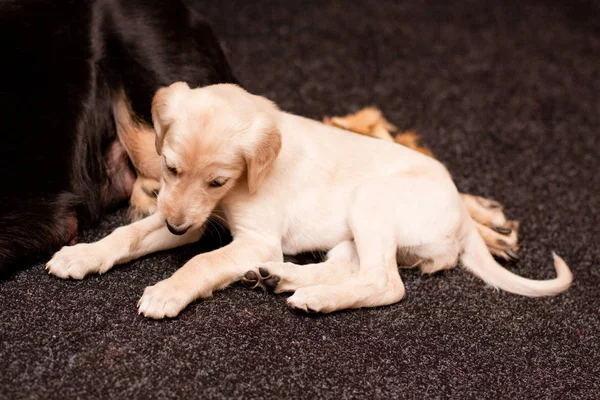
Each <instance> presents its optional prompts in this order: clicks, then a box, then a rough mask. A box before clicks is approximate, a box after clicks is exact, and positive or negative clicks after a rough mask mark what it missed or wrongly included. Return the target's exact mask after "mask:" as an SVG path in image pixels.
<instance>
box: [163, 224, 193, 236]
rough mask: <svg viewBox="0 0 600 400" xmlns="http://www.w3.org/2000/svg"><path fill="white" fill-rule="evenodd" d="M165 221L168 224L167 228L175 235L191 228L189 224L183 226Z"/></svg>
mask: <svg viewBox="0 0 600 400" xmlns="http://www.w3.org/2000/svg"><path fill="white" fill-rule="evenodd" d="M165 222H166V224H167V229H168V230H169V232H171V233H172V234H173V235H183V234H184V233H186V232H187V231H188V229H190V227H189V225H188V226H184V227H181V226H173V225H171V224H170V223H169V221H165Z"/></svg>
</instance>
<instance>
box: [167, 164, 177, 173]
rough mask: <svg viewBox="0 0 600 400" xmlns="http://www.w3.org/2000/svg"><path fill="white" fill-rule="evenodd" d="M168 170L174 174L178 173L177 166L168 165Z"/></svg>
mask: <svg viewBox="0 0 600 400" xmlns="http://www.w3.org/2000/svg"><path fill="white" fill-rule="evenodd" d="M167 171H169V173H170V174H172V175H177V168H175V167H170V166H168V165H167Z"/></svg>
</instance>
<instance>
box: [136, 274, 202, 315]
mask: <svg viewBox="0 0 600 400" xmlns="http://www.w3.org/2000/svg"><path fill="white" fill-rule="evenodd" d="M194 299H195V296H194V294H193V293H192V291H191V290H190V289H189V288H188V287H186V286H185V285H179V284H178V283H177V282H175V281H174V280H173V279H172V278H171V279H165V280H164V281H160V282H158V283H157V284H156V285H154V286H148V287H147V288H146V289H145V290H144V294H143V295H142V297H141V298H140V301H138V304H137V305H138V314H143V315H144V317H147V318H154V319H162V318H165V317H169V318H174V317H176V316H177V315H179V313H180V312H181V311H182V310H183V309H184V308H185V307H186V306H187V305H188V304H190V303H191V302H192V301H193V300H194Z"/></svg>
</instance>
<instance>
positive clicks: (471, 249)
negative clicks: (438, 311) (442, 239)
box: [460, 228, 573, 297]
mask: <svg viewBox="0 0 600 400" xmlns="http://www.w3.org/2000/svg"><path fill="white" fill-rule="evenodd" d="M552 255H553V257H554V268H555V269H556V278H554V279H549V280H544V281H538V280H534V279H527V278H524V277H522V276H519V275H516V274H513V273H512V272H510V271H509V270H507V269H505V268H503V267H502V266H501V265H500V264H498V263H497V262H496V260H494V258H493V257H492V255H491V254H490V252H489V251H488V249H487V247H486V245H485V243H484V241H483V239H482V238H481V236H479V233H477V231H476V229H475V228H473V229H472V230H471V232H470V233H469V234H468V236H467V241H466V246H465V251H464V253H463V254H462V255H461V258H460V261H461V264H462V265H463V266H464V267H465V268H466V269H468V270H469V271H471V272H472V273H473V274H474V275H476V276H478V277H479V278H481V279H482V280H483V281H485V282H486V283H488V284H489V285H491V286H493V287H494V288H498V289H502V290H505V291H507V292H510V293H515V294H520V295H523V296H529V297H541V296H553V295H556V294H558V293H561V292H564V291H565V290H567V289H568V288H569V286H571V282H572V281H573V275H572V274H571V270H570V269H569V267H568V266H567V264H566V263H565V262H564V261H563V259H562V258H560V257H559V256H558V255H556V254H555V253H554V252H553V253H552Z"/></svg>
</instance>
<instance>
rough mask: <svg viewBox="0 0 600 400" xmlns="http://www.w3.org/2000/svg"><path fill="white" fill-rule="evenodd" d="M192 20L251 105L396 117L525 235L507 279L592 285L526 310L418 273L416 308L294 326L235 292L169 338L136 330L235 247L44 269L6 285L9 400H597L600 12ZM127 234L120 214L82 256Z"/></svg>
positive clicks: (478, 6) (262, 15)
mask: <svg viewBox="0 0 600 400" xmlns="http://www.w3.org/2000/svg"><path fill="white" fill-rule="evenodd" d="M203 3H206V4H203ZM209 3H210V4H209ZM217 3H218V4H217ZM501 3H502V4H501ZM550 3H551V4H550ZM190 4H191V5H192V6H193V7H194V8H196V9H198V10H199V11H201V12H203V13H205V14H206V15H208V16H209V17H210V19H211V20H212V22H213V23H214V27H215V30H216V32H217V34H218V35H219V37H220V38H221V39H222V42H223V45H224V46H225V47H226V52H227V55H228V58H229V60H230V62H231V63H232V65H233V68H234V72H235V74H236V76H237V77H238V78H239V79H240V81H241V82H243V83H244V85H245V86H246V87H247V88H248V89H249V90H250V91H253V92H255V93H258V94H262V95H266V96H268V97H270V98H271V99H273V100H275V101H276V102H277V103H278V104H279V105H280V106H281V107H282V108H283V109H285V110H287V111H291V112H295V113H298V114H302V115H305V116H309V117H313V118H318V119H320V118H322V117H323V116H324V115H340V114H346V113H348V112H352V111H356V110H357V109H359V108H361V107H363V106H366V105H371V104H372V105H376V106H379V107H381V108H382V109H383V111H384V113H385V115H386V117H387V118H388V119H389V120H390V121H391V122H393V123H395V124H397V125H398V126H399V127H401V128H402V129H409V128H413V129H416V130H417V131H418V132H419V133H421V134H422V135H423V140H424V143H425V144H426V145H428V146H429V147H430V148H431V149H432V150H433V152H434V154H435V155H436V156H437V157H438V158H439V159H441V160H442V161H443V162H444V163H445V164H446V165H447V166H448V168H449V170H450V171H451V173H452V174H453V176H454V178H455V180H456V182H457V185H458V186H459V188H460V189H461V190H462V191H465V192H468V193H473V194H478V195H483V196H488V197H492V198H495V199H496V200H498V201H500V202H502V203H503V204H505V206H506V213H507V215H508V216H509V217H510V218H512V219H518V220H520V221H521V222H522V225H521V230H520V233H521V240H522V244H521V251H520V255H521V261H519V262H517V263H514V264H507V265H506V267H507V268H509V269H511V270H513V271H515V272H517V273H519V274H521V275H524V276H527V277H531V278H538V279H547V278H552V277H553V276H554V270H553V268H552V257H551V253H550V252H551V251H552V250H555V251H556V252H557V253H559V254H560V255H561V256H563V257H564V259H565V260H566V261H567V263H568V264H569V265H570V266H571V268H572V270H573V274H574V279H575V280H574V284H573V286H572V287H571V289H570V290H569V291H568V292H567V293H565V294H562V295H559V296H557V297H554V298H541V299H529V298H525V297H519V296H515V295H511V294H507V293H503V292H497V291H494V290H491V289H489V288H486V287H485V285H484V284H483V283H482V282H481V281H479V280H478V279H477V278H475V277H473V276H471V275H470V274H469V273H467V272H466V271H464V270H461V269H455V270H452V271H449V272H445V273H441V274H438V275H434V276H421V275H420V273H419V272H417V271H406V270H402V271H401V275H402V278H403V279H404V282H405V285H406V291H407V297H406V299H405V300H403V301H402V302H400V303H398V304H395V305H392V306H389V307H383V308H379V309H373V310H371V309H368V310H357V311H348V312H340V313H336V314H333V315H328V316H321V317H306V316H297V315H294V314H292V313H290V312H289V311H288V310H287V309H286V307H285V296H277V295H266V294H263V293H260V292H256V291H248V290H246V289H244V288H242V287H241V286H235V287H232V288H229V289H226V290H224V291H222V292H219V293H216V294H215V295H214V297H213V298H211V299H208V300H204V301H198V302H195V303H194V304H192V305H191V306H190V307H188V308H187V309H186V310H185V311H184V312H183V313H182V314H181V316H180V317H179V318H177V319H174V320H167V321H151V320H146V319H144V318H142V317H140V316H138V315H137V313H136V302H137V300H138V298H139V297H140V295H141V294H142V292H143V289H144V287H146V286H148V285H151V284H154V283H156V282H157V281H159V280H161V279H164V278H166V277H168V276H169V275H170V274H172V273H173V272H174V271H175V270H176V269H177V268H178V267H179V266H181V265H182V264H183V263H184V262H185V261H186V260H188V259H189V258H191V257H192V256H193V255H194V254H196V253H198V252H200V251H205V250H207V249H210V248H214V247H215V246H218V244H219V242H221V243H225V241H226V240H227V238H226V237H223V235H222V233H220V232H216V231H212V232H211V233H209V235H208V238H207V239H205V240H203V241H201V242H200V243H198V244H195V245H192V246H188V247H185V248H182V249H178V250H174V251H170V252H163V253H160V254H155V255H152V256H149V257H146V258H144V259H141V260H138V261H136V262H133V263H130V264H127V265H125V266H122V267H118V268H115V269H114V270H112V271H111V272H110V273H107V274H106V275H105V276H102V277H90V278H88V279H85V280H83V281H81V282H76V281H62V280H58V279H56V278H54V277H52V276H49V275H48V274H46V272H45V271H44V269H43V265H42V264H38V265H35V266H33V267H32V268H29V269H27V270H25V271H22V272H19V273H17V274H15V275H14V276H13V277H12V278H10V280H8V281H2V282H0V305H1V307H0V398H7V399H12V398H44V399H49V398H56V399H66V398H103V399H105V398H118V399H124V398H151V397H156V398H184V397H191V398H194V397H196V398H304V399H314V398H332V399H341V398H418V399H421V398H442V397H453V398H461V399H462V398H511V399H514V398H590V399H591V398H598V394H599V393H600V335H599V329H600V317H599V312H600V291H599V284H600V269H599V264H600V246H599V237H600V230H599V226H600V225H599V223H598V222H599V221H598V218H599V217H598V216H599V215H600V200H599V198H598V194H599V193H600V174H599V173H598V171H599V169H600V160H599V153H600V133H599V129H600V22H599V21H600V18H599V8H598V6H596V5H594V4H593V3H592V2H586V1H566V0H565V1H563V2H562V4H561V3H557V2H542V1H534V0H527V1H521V2H516V1H514V2H513V1H507V2H495V1H491V0H490V1H479V0H473V1H462V0H461V1H458V2H441V1H433V0H431V1H430V0H416V1H410V2H408V1H383V0H382V1H370V2H367V1H352V2H350V1H346V2H344V1H327V2H299V1H294V2H276V1H272V2H269V1H255V2H247V1H245V0H239V1H231V0H223V1H221V2H191V1H190ZM124 221H125V212H124V210H121V211H119V212H117V213H115V214H113V215H110V216H108V217H107V218H106V219H105V220H103V222H102V223H101V224H100V226H98V227H97V228H96V229H93V230H90V231H86V232H84V233H83V237H82V240H84V241H92V240H96V239H99V238H101V237H102V236H104V235H106V234H107V233H109V232H110V231H111V230H112V229H114V228H115V227H117V226H118V225H120V224H122V223H124ZM219 235H221V236H219Z"/></svg>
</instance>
